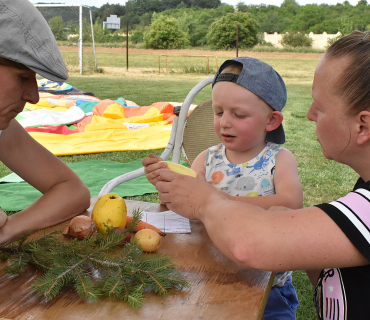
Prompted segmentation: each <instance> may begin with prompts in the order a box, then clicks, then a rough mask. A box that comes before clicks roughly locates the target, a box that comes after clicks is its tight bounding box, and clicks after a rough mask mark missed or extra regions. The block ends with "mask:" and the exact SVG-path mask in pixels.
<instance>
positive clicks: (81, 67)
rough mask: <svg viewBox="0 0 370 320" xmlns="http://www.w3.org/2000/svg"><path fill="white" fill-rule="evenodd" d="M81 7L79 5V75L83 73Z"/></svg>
mask: <svg viewBox="0 0 370 320" xmlns="http://www.w3.org/2000/svg"><path fill="white" fill-rule="evenodd" d="M82 44H83V42H82V5H80V41H79V45H80V57H79V58H80V74H82V72H83V60H82V59H83V49H82Z"/></svg>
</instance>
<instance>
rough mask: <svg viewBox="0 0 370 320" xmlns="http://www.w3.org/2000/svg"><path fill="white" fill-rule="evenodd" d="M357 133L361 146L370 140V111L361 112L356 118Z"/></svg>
mask: <svg viewBox="0 0 370 320" xmlns="http://www.w3.org/2000/svg"><path fill="white" fill-rule="evenodd" d="M356 133H357V143H358V144H359V145H362V144H364V143H366V142H367V141H369V140H370V111H367V110H364V111H361V112H360V113H359V114H358V115H357V116H356Z"/></svg>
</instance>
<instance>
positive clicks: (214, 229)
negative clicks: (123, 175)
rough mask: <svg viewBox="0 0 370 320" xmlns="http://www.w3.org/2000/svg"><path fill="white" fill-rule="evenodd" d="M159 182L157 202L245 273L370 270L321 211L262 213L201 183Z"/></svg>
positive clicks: (183, 179)
mask: <svg viewBox="0 0 370 320" xmlns="http://www.w3.org/2000/svg"><path fill="white" fill-rule="evenodd" d="M161 179H162V181H159V182H158V183H157V185H156V188H157V190H158V192H159V198H160V200H161V201H162V202H164V203H166V205H167V207H168V208H169V209H170V210H173V211H175V212H177V213H178V214H181V215H183V216H185V217H187V218H189V219H198V220H201V221H202V222H203V223H204V225H205V227H206V230H207V232H208V235H209V236H210V238H211V240H212V241H213V243H214V244H215V245H216V247H217V248H218V249H219V250H220V251H221V252H222V253H223V254H225V255H226V256H227V257H229V258H230V259H232V260H233V261H235V262H237V263H238V264H241V265H243V266H245V267H248V268H255V269H264V270H272V271H280V270H304V269H308V270H313V269H322V268H325V267H350V266H359V265H366V264H368V261H367V260H366V259H365V258H364V257H363V256H362V255H361V254H360V252H359V251H358V250H357V249H356V248H355V247H354V246H353V245H352V243H351V242H350V241H349V240H348V238H347V237H346V236H345V235H344V234H343V232H342V231H341V230H340V228H339V227H338V226H337V225H336V224H335V223H334V222H333V221H332V220H331V218H330V217H329V216H328V215H327V214H325V213H324V212H323V211H322V210H321V209H319V208H316V207H311V208H305V209H300V210H281V211H279V210H277V211H276V210H274V211H266V210H264V209H262V208H259V207H257V206H253V205H249V204H247V203H243V202H240V201H231V200H229V199H227V198H226V197H223V196H220V193H219V192H218V191H217V190H216V189H215V188H214V187H213V186H211V185H209V184H208V183H205V182H202V181H200V179H194V178H192V177H188V176H184V175H180V174H176V173H174V172H171V171H169V170H162V172H161ZM333 239H335V241H333Z"/></svg>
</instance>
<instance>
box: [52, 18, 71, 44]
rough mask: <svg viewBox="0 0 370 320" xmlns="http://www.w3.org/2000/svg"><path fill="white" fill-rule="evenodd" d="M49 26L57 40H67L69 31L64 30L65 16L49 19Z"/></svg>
mask: <svg viewBox="0 0 370 320" xmlns="http://www.w3.org/2000/svg"><path fill="white" fill-rule="evenodd" d="M49 27H50V29H51V31H52V32H53V34H54V37H55V39H56V40H66V39H67V32H66V31H65V30H64V23H63V18H62V17H61V16H57V17H54V18H51V19H50V20H49Z"/></svg>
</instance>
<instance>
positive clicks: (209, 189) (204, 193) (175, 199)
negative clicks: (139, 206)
mask: <svg viewBox="0 0 370 320" xmlns="http://www.w3.org/2000/svg"><path fill="white" fill-rule="evenodd" d="M156 189H157V190H158V194H159V199H160V200H161V203H163V204H165V205H166V206H167V208H168V209H170V210H172V211H174V212H176V213H178V214H180V215H182V216H184V217H187V218H189V219H195V220H198V219H199V217H200V214H201V212H202V209H201V208H202V207H203V206H204V205H205V204H206V202H207V201H212V198H213V196H216V197H217V198H219V197H222V196H221V195H220V194H219V193H218V192H217V189H216V188H215V187H213V186H211V185H210V184H208V183H207V182H206V181H205V177H204V171H200V172H198V176H197V178H193V177H190V176H186V175H182V174H178V173H175V172H173V171H170V170H161V172H160V180H159V181H158V182H157V184H156Z"/></svg>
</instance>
